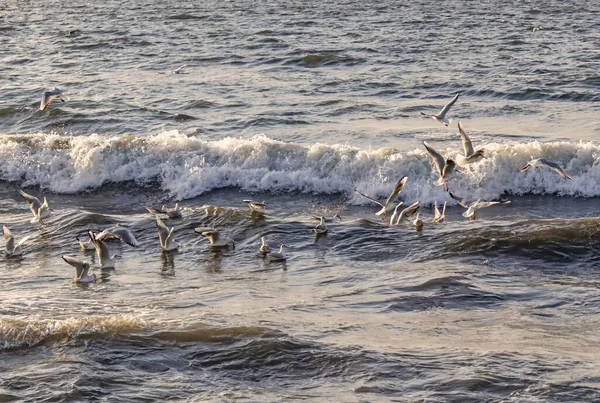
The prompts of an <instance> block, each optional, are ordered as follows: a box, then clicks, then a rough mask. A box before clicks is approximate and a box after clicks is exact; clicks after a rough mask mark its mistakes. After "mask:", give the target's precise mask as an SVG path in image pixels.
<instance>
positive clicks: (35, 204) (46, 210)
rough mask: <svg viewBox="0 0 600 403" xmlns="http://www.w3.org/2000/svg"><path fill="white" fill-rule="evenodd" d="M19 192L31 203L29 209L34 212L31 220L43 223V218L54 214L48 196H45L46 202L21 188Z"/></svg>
mask: <svg viewBox="0 0 600 403" xmlns="http://www.w3.org/2000/svg"><path fill="white" fill-rule="evenodd" d="M19 193H21V196H23V198H24V199H25V200H27V203H29V209H30V210H31V213H32V214H33V218H32V219H31V222H40V223H42V224H43V221H42V219H43V218H48V217H50V214H52V209H51V208H50V206H49V205H48V200H46V196H44V203H42V202H40V200H39V199H38V198H37V197H35V196H32V195H30V194H27V193H25V192H23V191H22V190H19Z"/></svg>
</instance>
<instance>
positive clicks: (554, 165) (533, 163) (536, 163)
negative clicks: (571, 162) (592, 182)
mask: <svg viewBox="0 0 600 403" xmlns="http://www.w3.org/2000/svg"><path fill="white" fill-rule="evenodd" d="M541 165H544V166H547V167H548V168H552V169H554V170H555V171H556V172H558V173H559V174H560V176H562V177H563V178H567V179H569V180H572V179H571V177H570V176H569V175H567V173H566V172H565V171H564V170H563V169H562V168H561V167H560V166H559V165H558V164H557V163H556V162H552V161H548V160H545V159H543V158H536V159H532V160H531V161H529V162H528V163H527V165H525V166H524V167H523V168H521V172H525V171H527V170H528V169H529V168H531V167H535V168H536V169H537V168H539V167H540V166H541Z"/></svg>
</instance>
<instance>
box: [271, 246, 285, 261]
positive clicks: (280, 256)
mask: <svg viewBox="0 0 600 403" xmlns="http://www.w3.org/2000/svg"><path fill="white" fill-rule="evenodd" d="M284 247H285V245H284V244H281V246H280V247H279V252H269V253H267V257H268V258H269V260H271V261H273V262H275V261H281V260H287V253H285V249H284Z"/></svg>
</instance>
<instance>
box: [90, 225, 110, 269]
mask: <svg viewBox="0 0 600 403" xmlns="http://www.w3.org/2000/svg"><path fill="white" fill-rule="evenodd" d="M88 235H89V236H90V239H91V241H92V243H93V244H94V246H95V247H96V255H97V256H98V264H99V265H100V267H101V268H102V269H112V268H114V267H115V257H114V255H113V256H111V255H110V251H109V250H108V246H107V245H106V243H104V241H102V240H100V239H98V237H97V236H96V234H94V233H93V232H92V231H88Z"/></svg>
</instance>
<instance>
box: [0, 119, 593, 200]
mask: <svg viewBox="0 0 600 403" xmlns="http://www.w3.org/2000/svg"><path fill="white" fill-rule="evenodd" d="M459 144H460V143H458V142H457V144H456V146H455V147H453V148H450V149H445V150H444V149H440V150H439V151H440V152H441V153H442V154H444V155H445V156H446V157H448V158H456V157H458V156H459V155H458V154H459V146H460V145H459ZM485 149H486V152H487V155H488V158H486V159H484V160H482V161H481V162H478V163H476V164H472V165H471V166H469V167H466V168H464V171H463V173H462V174H461V175H459V176H458V178H457V179H454V180H452V181H451V182H450V188H451V189H453V191H454V192H455V193H457V194H459V195H461V196H462V195H464V196H466V195H469V197H470V198H474V199H477V198H484V199H492V198H497V197H500V196H501V195H503V194H505V193H509V194H518V195H521V194H530V193H531V194H555V195H560V196H580V197H596V196H600V146H599V145H597V144H595V143H593V142H566V141H563V142H550V143H540V142H538V141H531V142H523V143H520V142H516V141H515V142H508V143H490V144H487V145H485ZM531 156H535V157H542V158H547V159H549V160H552V161H556V162H557V163H559V164H560V165H561V166H563V167H564V169H565V170H566V171H567V172H568V173H569V174H570V175H571V177H572V178H573V180H572V181H569V180H565V179H563V178H561V177H560V176H558V175H557V174H556V172H554V171H553V170H551V169H544V168H540V169H530V170H528V171H527V172H519V170H520V168H521V167H522V166H523V165H525V163H526V162H527V161H529V160H530V158H531ZM0 158H1V159H2V161H3V164H2V165H1V166H0V179H1V180H5V181H10V182H19V183H20V185H21V186H39V187H42V188H46V189H49V190H51V191H53V192H57V193H74V192H79V191H85V190H93V189H96V188H99V187H101V186H103V185H105V184H109V183H122V182H133V183H136V184H138V185H141V186H145V185H148V184H155V183H158V184H159V186H161V187H162V188H163V189H164V190H165V191H167V192H168V193H169V194H170V196H172V197H175V198H178V199H186V198H192V197H196V196H198V195H201V194H203V193H206V192H209V191H211V190H214V189H219V188H227V187H235V188H240V189H242V190H245V191H251V192H252V191H256V192H263V191H267V192H269V191H270V192H282V191H283V192H294V191H300V192H303V193H313V194H335V193H345V194H348V195H353V196H352V199H350V200H349V202H350V203H354V204H364V203H366V202H367V201H365V200H364V199H363V198H361V197H359V196H356V195H354V189H357V188H358V189H360V190H361V191H363V192H365V193H367V194H370V195H371V196H373V197H381V198H384V197H385V196H387V195H389V193H390V192H391V189H392V187H393V185H394V184H395V183H396V181H397V180H398V178H400V177H401V176H403V175H407V176H408V177H409V181H408V183H407V185H406V186H405V189H404V190H403V192H402V197H403V198H404V199H406V200H420V201H421V203H423V204H430V203H432V202H433V201H434V200H443V199H446V196H447V195H446V193H444V192H442V190H441V188H439V187H436V186H434V185H433V184H432V183H433V182H434V181H435V180H437V174H436V173H435V172H434V171H433V170H432V166H431V159H430V158H429V157H428V156H427V155H426V153H425V150H424V149H422V148H418V149H415V150H413V151H408V152H400V151H398V150H395V149H391V148H380V149H375V150H361V149H358V148H356V147H351V146H349V145H345V144H334V145H326V144H319V143H317V144H312V145H301V144H296V143H293V142H283V141H277V140H273V139H271V138H268V137H266V136H264V135H258V136H255V137H253V138H250V139H242V138H233V137H227V138H224V139H221V140H217V141H209V140H204V139H201V138H198V137H188V136H187V135H185V134H183V133H180V132H179V131H176V130H175V131H166V132H162V133H159V134H156V135H150V136H136V135H120V136H106V135H98V134H93V135H89V136H61V135H58V134H41V133H40V134H28V135H7V136H2V137H0ZM452 202H453V201H452Z"/></svg>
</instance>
